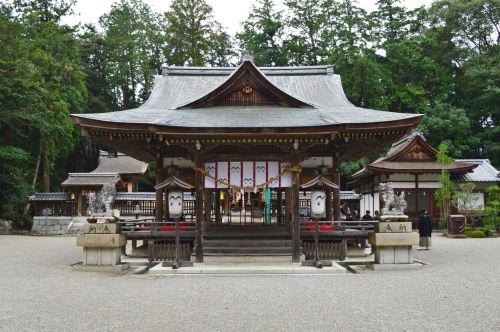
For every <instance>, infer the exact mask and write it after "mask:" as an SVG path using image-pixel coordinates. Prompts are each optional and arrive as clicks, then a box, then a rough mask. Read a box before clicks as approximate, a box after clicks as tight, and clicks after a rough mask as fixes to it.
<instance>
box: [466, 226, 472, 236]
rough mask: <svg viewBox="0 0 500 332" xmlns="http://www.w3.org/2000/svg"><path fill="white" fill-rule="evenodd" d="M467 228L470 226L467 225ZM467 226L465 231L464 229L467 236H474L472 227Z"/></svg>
mask: <svg viewBox="0 0 500 332" xmlns="http://www.w3.org/2000/svg"><path fill="white" fill-rule="evenodd" d="M467 228H468V227H467ZM467 228H466V229H465V231H464V234H465V236H467V237H472V229H470V228H469V229H467Z"/></svg>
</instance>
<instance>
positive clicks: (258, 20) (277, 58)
mask: <svg viewBox="0 0 500 332" xmlns="http://www.w3.org/2000/svg"><path fill="white" fill-rule="evenodd" d="M242 27H243V31H241V32H239V33H237V34H236V38H237V39H238V42H239V45H240V48H241V49H242V50H244V51H248V52H250V53H251V54H252V55H253V56H254V61H255V64H256V65H257V66H285V65H287V55H286V53H285V52H283V49H282V47H283V37H284V33H285V25H284V22H283V12H282V11H276V10H275V8H274V2H273V0H259V1H258V2H257V5H253V6H252V7H251V9H250V14H249V15H248V18H247V19H246V20H245V21H244V22H243V23H242Z"/></svg>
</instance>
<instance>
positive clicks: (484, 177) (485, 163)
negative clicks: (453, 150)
mask: <svg viewBox="0 0 500 332" xmlns="http://www.w3.org/2000/svg"><path fill="white" fill-rule="evenodd" d="M457 161H460V162H463V163H466V164H470V165H475V166H477V167H476V168H474V170H473V171H472V172H471V173H467V174H464V175H462V177H461V178H460V180H461V181H463V182H500V171H499V170H497V169H496V168H495V167H494V166H493V165H492V164H491V162H490V160H489V159H457Z"/></svg>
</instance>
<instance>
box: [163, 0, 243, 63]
mask: <svg viewBox="0 0 500 332" xmlns="http://www.w3.org/2000/svg"><path fill="white" fill-rule="evenodd" d="M212 12H213V9H212V7H211V6H210V5H209V4H207V3H206V1H205V0H174V1H172V4H171V6H170V10H169V11H167V12H166V13H165V18H166V35H167V36H168V38H167V42H168V48H167V49H166V58H167V61H168V63H169V64H171V65H176V66H204V65H205V64H207V63H208V62H211V63H213V64H224V63H229V61H230V60H229V58H230V57H231V56H232V55H233V54H234V51H233V50H232V47H230V43H228V40H229V39H228V38H227V37H228V34H227V33H226V32H224V31H223V29H222V28H221V25H220V24H219V23H218V22H217V21H215V20H214V18H213V16H212ZM214 36H215V38H214Z"/></svg>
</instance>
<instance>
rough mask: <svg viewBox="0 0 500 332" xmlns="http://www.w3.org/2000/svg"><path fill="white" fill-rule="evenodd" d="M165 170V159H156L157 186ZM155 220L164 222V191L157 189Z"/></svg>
mask: <svg viewBox="0 0 500 332" xmlns="http://www.w3.org/2000/svg"><path fill="white" fill-rule="evenodd" d="M162 169H163V158H162V157H161V156H159V157H157V158H156V185H159V184H160V183H161V180H162V178H161V171H162ZM155 220H156V222H162V220H163V189H156V204H155Z"/></svg>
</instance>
